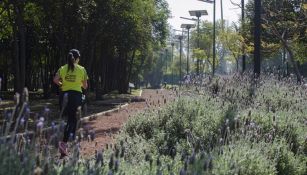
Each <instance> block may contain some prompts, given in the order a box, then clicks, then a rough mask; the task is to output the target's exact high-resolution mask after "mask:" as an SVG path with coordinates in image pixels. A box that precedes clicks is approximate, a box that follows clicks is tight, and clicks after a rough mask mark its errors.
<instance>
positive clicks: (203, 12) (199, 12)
mask: <svg viewBox="0 0 307 175" xmlns="http://www.w3.org/2000/svg"><path fill="white" fill-rule="evenodd" d="M189 13H190V15H191V16H196V17H197V48H199V18H200V17H201V16H203V15H208V12H207V10H191V11H189ZM197 75H199V59H197Z"/></svg>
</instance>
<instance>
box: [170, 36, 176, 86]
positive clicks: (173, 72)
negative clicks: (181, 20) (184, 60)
mask: <svg viewBox="0 0 307 175" xmlns="http://www.w3.org/2000/svg"><path fill="white" fill-rule="evenodd" d="M171 45H172V60H171V62H172V64H173V60H174V45H175V44H174V42H172V43H171ZM171 69H172V86H173V85H174V71H173V67H171Z"/></svg>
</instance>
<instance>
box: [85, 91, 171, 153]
mask: <svg viewBox="0 0 307 175" xmlns="http://www.w3.org/2000/svg"><path fill="white" fill-rule="evenodd" d="M174 94H175V93H174V92H173V91H170V90H164V89H159V90H153V89H144V90H143V92H142V95H141V98H142V99H144V100H145V101H144V100H143V101H142V102H133V103H130V104H129V105H128V106H127V107H125V108H122V109H120V110H119V111H116V112H112V113H110V114H108V115H104V116H99V117H97V119H95V120H93V121H89V122H87V123H86V124H84V125H83V126H84V127H83V128H88V129H89V130H90V131H95V140H94V141H82V142H81V155H82V156H83V157H91V156H93V155H94V154H95V150H101V149H102V148H103V147H105V145H106V144H111V143H113V142H114V139H113V137H114V136H115V135H116V134H117V133H118V132H119V131H120V129H121V127H122V126H123V125H124V124H125V122H126V121H127V120H128V119H129V117H131V116H133V115H134V114H136V113H137V112H141V111H143V110H144V109H146V108H157V107H159V106H163V105H164V104H165V103H168V102H170V101H171V100H173V99H174V98H175V95H174Z"/></svg>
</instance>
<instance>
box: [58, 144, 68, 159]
mask: <svg viewBox="0 0 307 175" xmlns="http://www.w3.org/2000/svg"><path fill="white" fill-rule="evenodd" d="M67 147H68V146H67V143H65V142H59V151H60V153H61V156H67V155H68V152H67Z"/></svg>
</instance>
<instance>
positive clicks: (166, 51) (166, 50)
mask: <svg viewBox="0 0 307 175" xmlns="http://www.w3.org/2000/svg"><path fill="white" fill-rule="evenodd" d="M167 53H168V49H165V66H166V70H165V71H166V73H167V58H168V57H167V56H168V55H167Z"/></svg>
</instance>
